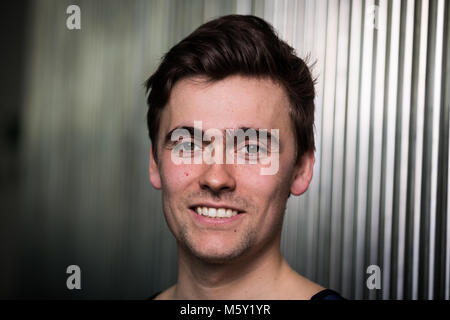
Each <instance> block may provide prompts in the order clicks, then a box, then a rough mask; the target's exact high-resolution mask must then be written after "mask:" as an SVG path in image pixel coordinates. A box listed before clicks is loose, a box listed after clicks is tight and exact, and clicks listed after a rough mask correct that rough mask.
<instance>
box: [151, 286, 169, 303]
mask: <svg viewBox="0 0 450 320" xmlns="http://www.w3.org/2000/svg"><path fill="white" fill-rule="evenodd" d="M174 290H175V285H173V286H171V287H170V288H168V289H166V290H164V291H158V292H155V293H154V294H152V295H151V296H150V297H149V298H148V300H171V299H172V297H173V291H174Z"/></svg>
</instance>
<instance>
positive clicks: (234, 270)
mask: <svg viewBox="0 0 450 320" xmlns="http://www.w3.org/2000/svg"><path fill="white" fill-rule="evenodd" d="M146 88H147V91H148V92H149V94H148V98H147V99H148V100H147V102H148V105H149V110H148V115H147V121H148V127H149V135H150V138H151V141H152V149H151V150H150V165H149V174H150V181H151V183H152V185H153V186H154V187H155V188H157V189H162V200H163V209H164V214H165V218H166V221H167V223H168V226H169V228H170V230H171V232H172V233H173V235H174V236H175V238H176V241H177V248H178V281H177V283H176V284H175V285H173V286H172V287H170V288H168V289H167V290H165V291H163V292H161V293H159V294H156V295H155V296H154V297H155V298H156V299H311V298H314V299H320V298H325V299H339V298H341V297H340V296H339V295H338V294H337V293H336V292H333V291H331V290H328V289H325V288H323V287H322V286H320V285H318V284H316V283H314V282H312V281H310V280H308V279H306V278H304V277H302V276H301V275H299V274H298V273H297V272H295V271H294V270H293V269H292V268H291V267H290V266H289V265H288V263H287V262H286V260H285V259H284V258H283V257H282V255H281V252H280V239H281V230H282V224H283V217H284V212H285V209H286V202H287V199H288V197H289V196H290V195H291V194H293V195H297V196H298V195H301V194H303V193H304V192H305V191H306V190H307V188H308V186H309V183H310V181H311V178H312V176H313V166H314V151H315V146H314V133H313V127H314V101H313V99H314V82H313V79H312V78H311V74H310V71H309V69H308V67H307V66H306V64H305V63H304V62H303V61H302V60H301V59H300V58H298V57H297V56H296V55H295V53H294V50H293V49H292V48H291V47H289V46H288V45H287V44H286V43H285V42H283V41H281V40H280V39H279V38H278V37H277V36H276V34H275V33H274V31H273V29H272V27H271V26H270V25H269V24H267V23H266V22H265V21H264V20H262V19H260V18H257V17H254V16H240V15H230V16H224V17H221V18H218V19H215V20H212V21H210V22H208V23H206V24H204V25H202V26H200V27H199V28H198V29H197V30H195V31H194V32H193V33H192V34H191V35H189V36H188V37H187V38H185V39H184V40H182V41H181V42H180V43H178V44H177V45H175V46H174V47H173V48H172V49H171V50H170V51H169V52H168V53H167V54H166V55H165V56H164V58H163V60H162V62H161V64H160V66H159V67H158V69H157V71H156V72H155V73H154V74H153V75H152V76H151V77H150V78H149V79H148V80H147V82H146ZM249 130H250V131H252V132H253V133H256V138H255V135H250V134H247V133H248V131H249ZM208 132H213V134H208ZM236 132H241V133H242V132H243V133H244V136H243V138H242V134H236ZM222 135H223V136H227V137H228V136H230V135H232V138H231V139H229V140H227V142H226V143H223V140H225V139H223V140H222V139H221V138H222ZM236 138H237V140H238V141H237V143H236ZM240 138H241V139H240ZM230 141H231V143H230ZM219 142H220V143H219ZM211 145H214V148H215V149H214V152H212V151H211V149H210V146H211ZM207 150H209V157H208V156H205V154H206V153H207V152H206V151H207ZM230 154H231V156H230V159H231V161H225V160H224V159H225V158H226V157H228V156H229V155H230ZM212 157H214V159H212V160H213V161H211V158H212ZM228 159H229V158H227V160H228ZM239 159H241V160H243V161H240V162H239ZM186 160H188V161H186ZM208 160H209V161H208ZM233 160H234V161H233ZM250 160H252V161H250ZM274 164H275V165H274ZM268 168H272V169H271V170H268ZM264 169H266V171H264ZM264 172H265V173H264Z"/></svg>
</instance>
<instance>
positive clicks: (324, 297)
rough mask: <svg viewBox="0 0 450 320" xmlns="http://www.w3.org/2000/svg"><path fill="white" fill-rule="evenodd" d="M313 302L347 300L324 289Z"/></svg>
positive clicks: (316, 295) (334, 292)
mask: <svg viewBox="0 0 450 320" xmlns="http://www.w3.org/2000/svg"><path fill="white" fill-rule="evenodd" d="M161 292H162V291H158V292H156V293H155V294H154V295H152V296H151V297H150V298H148V300H153V299H155V298H156V296H157V295H158V294H160V293H161ZM311 300H346V299H345V298H344V297H342V296H341V295H340V294H339V293H337V292H336V291H334V290H331V289H324V290H322V291H319V292H317V293H316V294H315V295H313V296H312V297H311Z"/></svg>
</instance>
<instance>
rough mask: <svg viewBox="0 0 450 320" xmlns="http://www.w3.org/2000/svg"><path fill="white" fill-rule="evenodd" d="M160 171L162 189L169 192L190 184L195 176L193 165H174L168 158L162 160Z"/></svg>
mask: <svg viewBox="0 0 450 320" xmlns="http://www.w3.org/2000/svg"><path fill="white" fill-rule="evenodd" d="M161 171H162V174H161V183H162V184H163V187H164V190H166V191H167V192H169V193H174V192H178V191H179V190H184V189H186V186H187V185H189V184H191V183H192V181H193V180H194V177H195V176H196V170H195V166H192V165H175V164H174V163H172V161H170V159H169V161H165V162H163V166H162V170H161Z"/></svg>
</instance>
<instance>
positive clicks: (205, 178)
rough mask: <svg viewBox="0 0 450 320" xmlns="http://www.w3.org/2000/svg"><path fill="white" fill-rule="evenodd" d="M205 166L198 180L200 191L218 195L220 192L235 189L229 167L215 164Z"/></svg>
mask: <svg viewBox="0 0 450 320" xmlns="http://www.w3.org/2000/svg"><path fill="white" fill-rule="evenodd" d="M205 166H206V168H205V171H204V172H203V174H202V175H201V176H200V180H199V184H200V188H201V189H203V190H208V191H210V192H211V193H213V194H215V195H219V194H220V193H221V192H227V191H228V192H229V191H233V190H234V189H235V188H236V180H235V177H234V175H233V172H232V170H233V169H232V168H231V166H230V165H228V164H216V163H215V164H212V165H205Z"/></svg>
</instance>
